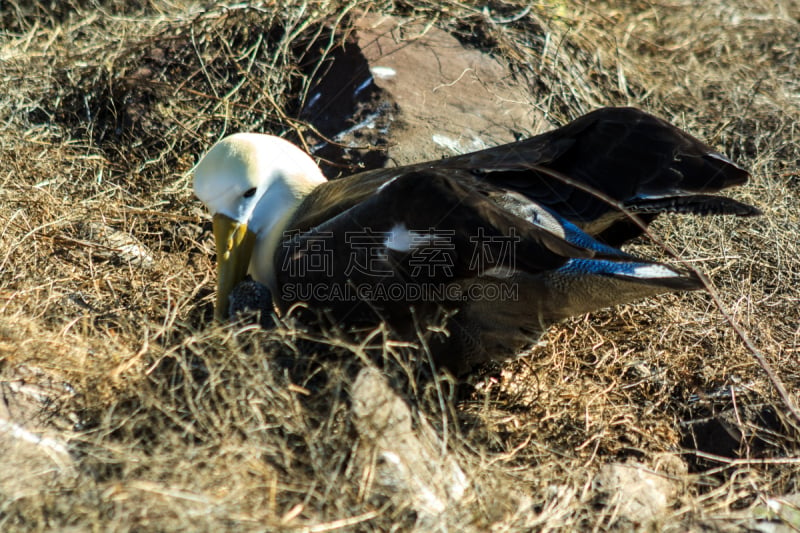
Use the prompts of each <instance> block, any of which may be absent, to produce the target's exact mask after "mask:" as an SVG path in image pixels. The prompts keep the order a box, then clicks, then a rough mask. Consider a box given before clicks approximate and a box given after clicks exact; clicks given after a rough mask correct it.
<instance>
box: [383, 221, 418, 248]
mask: <svg viewBox="0 0 800 533" xmlns="http://www.w3.org/2000/svg"><path fill="white" fill-rule="evenodd" d="M412 240H413V234H412V232H410V231H408V228H406V225H405V224H402V223H401V224H395V226H394V227H393V228H392V229H391V231H390V232H389V235H387V236H386V240H385V241H384V242H383V245H384V246H386V247H387V248H389V249H390V250H394V251H396V252H408V251H410V250H411V241H412Z"/></svg>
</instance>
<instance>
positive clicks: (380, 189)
mask: <svg viewBox="0 0 800 533" xmlns="http://www.w3.org/2000/svg"><path fill="white" fill-rule="evenodd" d="M399 177H400V176H395V177H393V178H392V179H390V180H389V181H387V182H386V183H383V184H381V186H380V187H378V188H377V189H376V190H375V192H381V191H382V190H383V189H384V188H385V187H387V186H388V185H389V184H390V183H391V182H393V181H394V180H396V179H397V178H399Z"/></svg>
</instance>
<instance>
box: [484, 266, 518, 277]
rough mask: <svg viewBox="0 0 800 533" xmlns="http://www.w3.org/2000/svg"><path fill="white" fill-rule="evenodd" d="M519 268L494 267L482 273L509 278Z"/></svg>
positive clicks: (487, 275)
mask: <svg viewBox="0 0 800 533" xmlns="http://www.w3.org/2000/svg"><path fill="white" fill-rule="evenodd" d="M516 273H517V270H515V269H513V268H510V267H502V266H501V267H497V266H496V267H492V268H490V269H488V270H486V271H485V272H483V273H481V275H482V276H486V277H489V278H498V279H508V278H511V277H513V276H514V274H516Z"/></svg>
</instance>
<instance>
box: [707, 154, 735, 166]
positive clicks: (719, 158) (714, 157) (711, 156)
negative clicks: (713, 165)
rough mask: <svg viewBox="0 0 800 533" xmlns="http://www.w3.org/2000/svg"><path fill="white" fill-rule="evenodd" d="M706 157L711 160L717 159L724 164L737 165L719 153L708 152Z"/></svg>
mask: <svg viewBox="0 0 800 533" xmlns="http://www.w3.org/2000/svg"><path fill="white" fill-rule="evenodd" d="M706 155H707V156H708V157H710V158H711V159H717V160H719V161H722V162H723V163H730V164H731V165H734V164H735V163H734V162H733V161H731V160H730V159H728V158H727V157H725V156H724V155H722V154H721V153H719V152H708V153H707V154H706Z"/></svg>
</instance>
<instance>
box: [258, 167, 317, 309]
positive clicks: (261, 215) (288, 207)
mask: <svg viewBox="0 0 800 533" xmlns="http://www.w3.org/2000/svg"><path fill="white" fill-rule="evenodd" d="M325 181H326V180H324V178H323V180H322V181H313V182H312V181H306V182H303V183H294V184H293V185H292V186H289V185H287V183H286V182H284V181H279V182H276V183H274V184H272V185H271V186H270V188H269V190H268V191H267V192H266V193H265V194H264V196H263V197H262V198H261V200H260V201H259V202H258V205H257V206H256V208H255V210H254V211H253V215H252V217H251V219H250V223H249V224H248V226H249V227H250V228H251V229H252V231H253V233H255V234H256V243H255V248H254V250H253V257H252V259H251V261H250V275H251V276H252V277H253V279H255V280H256V281H257V282H259V283H262V284H264V285H266V286H267V287H269V289H270V290H271V291H272V294H273V295H277V294H278V293H277V290H278V287H277V281H276V273H275V264H274V263H275V261H274V258H275V253H276V252H277V251H278V250H277V249H278V247H279V246H280V245H281V241H283V239H284V237H285V234H286V232H287V231H288V230H290V229H291V228H289V227H288V226H289V224H290V223H291V221H292V220H293V219H294V215H295V213H296V212H297V209H298V208H299V207H300V204H301V203H302V202H303V200H304V199H305V198H306V196H308V195H309V194H311V192H312V191H313V190H314V189H316V188H317V187H318V186H319V185H320V184H321V183H325Z"/></svg>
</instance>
